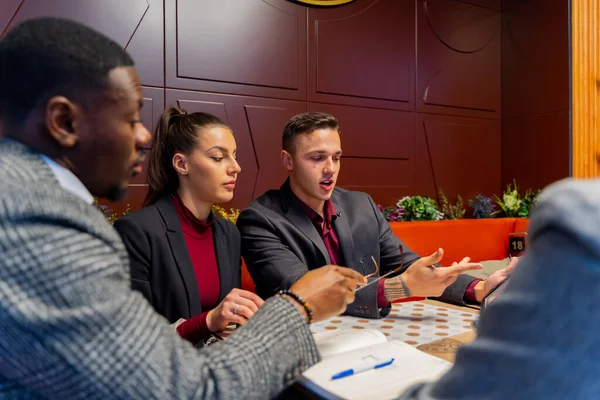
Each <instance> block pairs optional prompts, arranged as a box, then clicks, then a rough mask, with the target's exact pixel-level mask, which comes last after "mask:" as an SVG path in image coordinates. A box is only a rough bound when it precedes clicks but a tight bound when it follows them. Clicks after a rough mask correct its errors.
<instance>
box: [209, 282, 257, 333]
mask: <svg viewBox="0 0 600 400" xmlns="http://www.w3.org/2000/svg"><path fill="white" fill-rule="evenodd" d="M263 303H264V301H263V299H261V298H260V297H258V296H257V295H256V294H254V293H252V292H248V291H246V290H242V289H233V290H232V291H231V292H229V293H228V294H227V296H225V298H224V299H223V301H221V303H220V304H219V305H218V306H217V307H215V308H213V309H212V310H210V311H209V312H208V314H207V316H206V325H207V326H208V330H209V331H211V332H217V331H221V330H223V329H225V327H227V325H229V324H230V323H232V322H233V323H235V324H240V325H244V324H245V323H246V321H248V320H249V319H250V318H251V317H252V316H253V315H254V314H255V313H256V312H257V311H258V309H259V308H260V307H261V306H262V305H263Z"/></svg>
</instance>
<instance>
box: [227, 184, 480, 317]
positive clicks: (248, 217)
mask: <svg viewBox="0 0 600 400" xmlns="http://www.w3.org/2000/svg"><path fill="white" fill-rule="evenodd" d="M331 201H332V202H333V204H334V206H335V209H336V212H337V218H336V220H335V221H334V223H333V227H334V229H335V232H336V234H337V236H338V240H339V243H340V249H341V252H342V255H343V257H344V263H345V266H346V267H350V268H352V269H354V270H356V271H358V272H360V273H362V274H368V273H370V272H373V271H374V270H375V267H374V266H373V261H372V258H371V256H372V257H373V258H374V259H375V260H376V261H377V264H378V265H379V268H380V269H379V272H380V274H381V275H383V274H384V273H386V272H388V271H391V270H393V269H394V268H396V267H398V265H400V262H401V256H400V249H399V246H402V248H403V252H404V263H403V265H404V267H408V266H409V265H411V264H412V263H414V262H415V261H416V260H418V259H419V258H420V256H419V255H418V254H417V253H415V252H414V251H412V250H410V249H409V248H408V247H407V246H406V245H405V244H404V243H403V242H402V241H401V240H400V239H399V238H398V237H397V236H396V235H394V233H393V231H392V229H391V227H390V224H389V223H388V222H387V221H386V220H385V218H384V217H383V214H382V213H381V212H380V211H379V210H378V209H377V207H376V205H375V203H374V202H373V199H371V197H370V196H369V195H368V194H366V193H362V192H355V191H349V190H345V189H341V188H335V189H334V191H333V194H332V195H331ZM237 227H238V229H240V232H241V234H242V256H243V257H244V260H245V262H246V265H247V266H248V271H249V272H250V275H251V276H252V279H253V280H254V283H255V284H256V290H257V292H258V294H259V295H260V296H262V297H268V296H271V295H273V294H274V293H275V292H276V291H277V290H279V289H288V288H289V287H290V286H292V284H293V283H294V282H296V281H297V280H298V279H299V278H300V277H301V276H302V275H304V274H305V273H306V272H307V271H308V270H311V269H315V268H319V267H322V266H323V265H326V264H330V263H331V260H330V259H329V254H328V252H327V249H326V248H325V244H324V243H323V239H322V238H321V236H320V235H319V233H318V231H317V229H316V228H315V226H314V225H313V223H312V222H311V221H310V219H309V218H308V217H307V216H306V214H305V213H304V211H303V210H302V208H301V207H300V205H299V204H298V201H297V199H296V197H295V196H294V195H293V193H292V191H291V188H290V185H289V180H288V181H286V182H285V183H284V184H283V186H281V189H280V190H269V191H268V192H266V193H265V194H263V195H262V196H260V197H259V198H257V199H256V200H254V201H253V202H252V203H251V204H250V206H249V207H248V208H247V209H245V210H244V211H242V213H241V215H240V217H239V218H238V220H237ZM404 269H405V268H404ZM401 272H404V270H403V271H401ZM372 279H374V278H372ZM473 279H474V278H472V277H470V276H468V275H462V276H460V277H459V279H457V281H456V282H455V283H453V284H452V285H450V286H449V287H448V288H447V289H446V291H445V292H444V294H443V295H442V297H440V299H441V300H445V301H451V302H455V303H458V304H463V300H462V299H463V296H464V292H465V290H466V289H467V287H468V286H469V284H470V283H471V282H472V281H473ZM346 312H347V313H348V314H350V315H356V316H362V317H370V318H378V317H383V316H385V315H387V313H389V308H385V309H382V310H379V308H378V305H377V284H373V285H370V286H369V287H367V288H365V289H364V290H361V291H359V292H357V293H356V299H355V301H354V303H352V304H350V305H349V306H348V308H347V310H346Z"/></svg>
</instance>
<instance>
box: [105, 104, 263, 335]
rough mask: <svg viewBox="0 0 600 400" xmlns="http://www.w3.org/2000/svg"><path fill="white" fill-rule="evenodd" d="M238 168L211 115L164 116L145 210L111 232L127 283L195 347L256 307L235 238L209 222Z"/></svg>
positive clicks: (175, 112) (219, 221)
mask: <svg viewBox="0 0 600 400" xmlns="http://www.w3.org/2000/svg"><path fill="white" fill-rule="evenodd" d="M240 170H241V168H240V166H239V164H238V163H237V161H236V144H235V139H234V137H233V133H232V131H231V129H230V128H229V127H228V126H227V125H225V123H224V122H223V121H221V120H220V119H219V118H217V117H215V116H214V115H210V114H206V113H201V112H196V113H193V114H189V115H188V114H186V113H185V112H183V111H181V110H179V109H178V108H175V107H170V108H168V109H167V110H165V111H164V112H163V114H162V116H161V120H160V122H159V124H158V127H157V129H156V132H155V134H154V138H153V145H152V150H151V152H150V159H149V167H148V183H149V186H150V187H149V191H148V194H147V196H146V199H145V200H144V206H145V207H144V208H142V209H141V210H138V211H136V212H133V213H131V214H129V215H126V216H124V217H121V218H120V219H119V220H117V222H116V223H115V228H116V229H117V231H118V232H119V233H120V235H121V237H122V238H123V242H124V243H125V246H126V248H127V251H128V253H129V258H130V260H131V284H132V287H133V288H134V289H136V290H138V291H140V292H141V293H142V294H143V295H144V296H145V297H146V298H147V299H148V301H149V302H150V303H151V304H152V306H153V307H154V309H155V310H156V311H157V312H159V313H160V314H162V315H163V316H165V317H166V318H167V319H168V320H169V321H170V322H172V323H173V322H176V321H178V320H179V319H180V318H184V319H185V320H186V321H185V322H183V323H181V324H180V325H178V326H177V331H178V332H179V334H180V335H181V336H182V337H184V338H186V339H188V340H189V341H191V342H192V343H194V344H202V343H203V342H204V341H206V340H207V339H208V338H209V337H210V334H211V332H217V331H221V330H223V329H225V327H226V326H227V325H228V324H229V323H237V324H244V323H245V322H246V321H247V320H248V318H250V317H252V316H253V315H254V313H255V312H256V311H257V310H258V308H259V307H260V306H261V305H262V304H263V301H262V299H261V298H260V297H258V296H257V295H255V294H254V293H250V292H247V291H244V290H241V289H239V288H240V287H241V258H240V235H239V233H238V230H237V228H236V227H235V225H233V224H232V223H231V222H229V221H227V220H225V219H223V218H220V217H217V216H214V215H213V214H212V212H211V209H212V206H213V205H214V204H219V203H225V202H227V201H229V200H231V199H232V198H233V191H234V188H235V183H236V180H237V176H238V174H239V172H240Z"/></svg>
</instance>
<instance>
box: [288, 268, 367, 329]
mask: <svg viewBox="0 0 600 400" xmlns="http://www.w3.org/2000/svg"><path fill="white" fill-rule="evenodd" d="M366 282H367V279H366V278H365V277H364V276H363V275H361V274H359V273H358V272H356V271H354V270H352V269H350V268H346V267H339V266H336V265H326V266H324V267H321V268H317V269H313V270H311V271H308V272H307V273H306V274H304V276H302V278H300V279H299V280H298V281H297V282H296V283H295V284H294V285H292V287H291V288H290V291H291V292H293V293H295V294H297V295H298V296H300V297H301V298H302V299H303V300H304V301H305V302H306V303H308V305H309V306H310V307H311V309H312V311H313V320H314V321H315V322H316V321H321V320H324V319H327V318H329V317H332V316H335V315H339V314H341V313H343V312H344V311H345V310H346V306H347V305H348V304H350V303H352V302H353V301H354V289H356V286H357V285H358V284H361V285H364V284H365V283H366ZM299 309H300V308H299ZM302 311H303V312H304V310H303V307H302Z"/></svg>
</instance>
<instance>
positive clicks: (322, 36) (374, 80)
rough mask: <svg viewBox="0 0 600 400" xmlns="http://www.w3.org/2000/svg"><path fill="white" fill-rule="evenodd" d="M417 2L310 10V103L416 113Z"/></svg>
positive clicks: (373, 1) (382, 0) (393, 0)
mask: <svg viewBox="0 0 600 400" xmlns="http://www.w3.org/2000/svg"><path fill="white" fill-rule="evenodd" d="M414 10H415V2H414V0H379V1H377V0H368V1H366V0H365V1H357V2H355V3H352V4H350V5H348V6H344V7H336V8H326V9H313V8H311V9H309V11H308V15H309V27H310V29H309V54H310V56H309V93H308V98H309V101H315V102H326V103H336V104H349V105H359V106H369V107H382V108H392V109H398V110H414V81H415V75H414V74H415V72H414V71H415V18H414Z"/></svg>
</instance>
